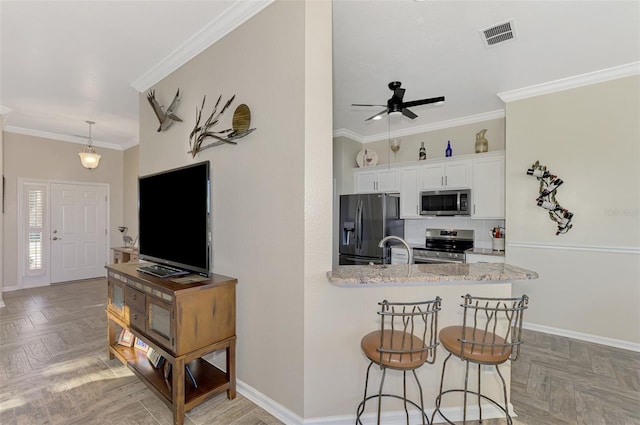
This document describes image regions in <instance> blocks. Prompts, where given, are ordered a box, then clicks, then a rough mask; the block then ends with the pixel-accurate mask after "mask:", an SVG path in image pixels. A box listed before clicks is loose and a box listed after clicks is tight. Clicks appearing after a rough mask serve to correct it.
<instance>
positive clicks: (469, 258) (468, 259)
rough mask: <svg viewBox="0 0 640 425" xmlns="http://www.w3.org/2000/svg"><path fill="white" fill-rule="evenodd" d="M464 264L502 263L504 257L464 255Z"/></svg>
mask: <svg viewBox="0 0 640 425" xmlns="http://www.w3.org/2000/svg"><path fill="white" fill-rule="evenodd" d="M464 261H465V263H504V255H487V254H466V255H465V259H464Z"/></svg>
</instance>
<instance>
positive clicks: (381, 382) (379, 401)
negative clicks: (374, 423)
mask: <svg viewBox="0 0 640 425" xmlns="http://www.w3.org/2000/svg"><path fill="white" fill-rule="evenodd" d="M385 376H387V368H386V367H384V368H382V379H381V380H380V390H379V391H378V425H380V411H381V410H382V386H383V385H384V378H385Z"/></svg>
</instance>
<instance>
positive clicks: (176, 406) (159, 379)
mask: <svg viewBox="0 0 640 425" xmlns="http://www.w3.org/2000/svg"><path fill="white" fill-rule="evenodd" d="M137 267H139V264H137V263H122V264H110V265H107V266H106V268H107V272H108V297H107V298H108V299H107V309H106V313H107V350H108V355H109V359H113V358H114V357H115V358H118V359H119V360H120V361H121V362H122V363H123V364H125V365H127V366H128V367H129V368H130V369H131V370H132V371H133V373H134V374H135V375H136V376H137V377H138V378H140V379H141V380H142V381H143V382H144V383H145V384H146V385H147V386H148V387H149V389H151V391H152V392H153V393H154V394H155V395H156V396H157V397H158V398H159V399H160V400H162V401H163V402H164V403H165V404H167V406H169V408H170V409H171V410H172V412H173V423H174V425H182V424H183V423H184V413H185V411H188V410H190V409H192V408H193V407H195V406H197V405H199V404H201V403H202V402H204V401H206V400H207V399H209V398H211V397H213V396H215V395H217V394H220V393H222V392H225V391H226V392H227V398H229V399H230V400H231V399H234V398H235V397H236V376H235V346H236V335H235V332H236V330H235V322H236V298H235V297H236V296H235V289H236V285H237V282H238V281H237V279H235V278H232V277H228V276H222V275H217V274H213V275H212V276H211V277H210V278H201V277H200V276H197V275H190V276H186V277H185V276H181V277H179V278H174V279H171V278H166V279H160V278H156V277H154V276H151V275H148V274H145V273H142V272H139V271H137V270H136V268H137ZM119 328H123V329H128V330H129V331H130V332H131V333H132V334H133V335H135V336H136V337H137V338H140V339H141V340H142V341H144V342H145V343H146V344H147V345H148V346H149V347H151V348H153V349H154V350H155V351H157V352H158V353H159V354H160V355H161V356H162V357H164V359H165V362H168V363H169V364H170V365H171V375H170V376H169V379H165V376H164V370H163V368H162V367H159V368H155V367H154V366H153V365H152V364H151V363H150V361H149V360H148V359H147V355H146V353H144V352H143V351H141V350H138V349H136V348H135V347H131V348H129V347H126V346H123V345H120V344H118V337H119ZM218 350H225V351H226V371H223V370H221V369H219V368H217V367H216V366H214V365H212V364H210V363H209V362H207V361H205V360H203V359H202V358H201V357H202V356H204V355H206V354H209V353H212V352H214V351H218ZM187 366H188V368H189V371H190V372H191V373H192V375H193V377H194V379H195V381H196V383H197V387H196V386H194V385H193V382H192V381H191V379H189V378H186V367H187Z"/></svg>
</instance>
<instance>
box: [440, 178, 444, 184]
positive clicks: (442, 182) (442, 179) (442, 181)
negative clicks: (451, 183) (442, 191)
mask: <svg viewBox="0 0 640 425" xmlns="http://www.w3.org/2000/svg"><path fill="white" fill-rule="evenodd" d="M440 186H444V177H443V176H440Z"/></svg>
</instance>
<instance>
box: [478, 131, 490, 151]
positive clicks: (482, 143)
mask: <svg viewBox="0 0 640 425" xmlns="http://www.w3.org/2000/svg"><path fill="white" fill-rule="evenodd" d="M486 132H487V129H486V128H485V129H484V130H480V132H479V133H478V134H476V153H482V152H486V151H488V150H489V142H488V141H487V139H485V138H484V133H486Z"/></svg>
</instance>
